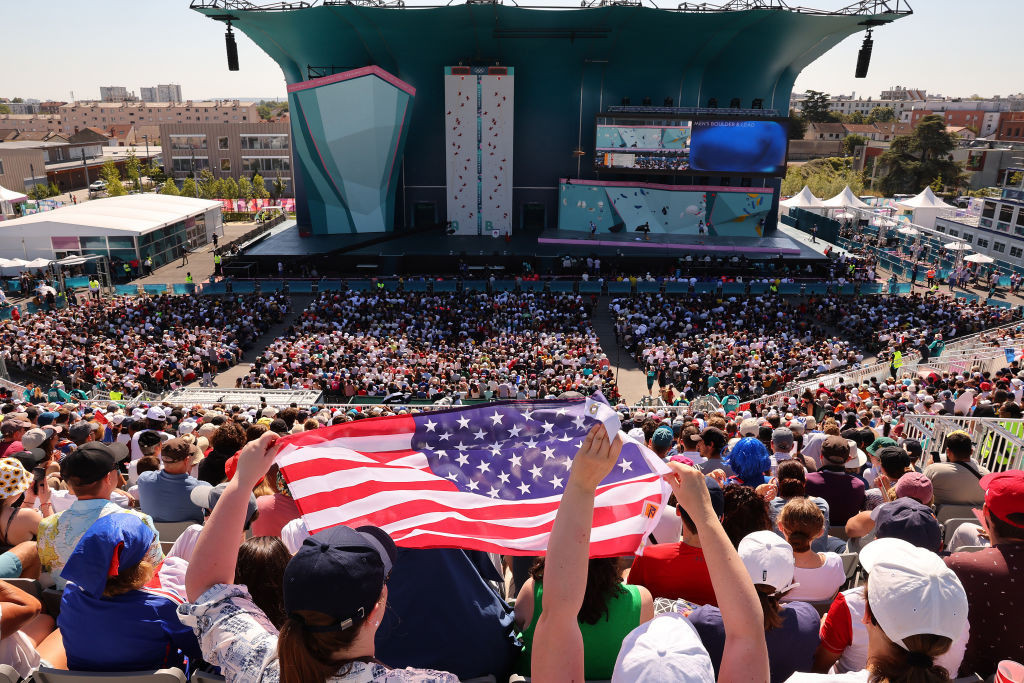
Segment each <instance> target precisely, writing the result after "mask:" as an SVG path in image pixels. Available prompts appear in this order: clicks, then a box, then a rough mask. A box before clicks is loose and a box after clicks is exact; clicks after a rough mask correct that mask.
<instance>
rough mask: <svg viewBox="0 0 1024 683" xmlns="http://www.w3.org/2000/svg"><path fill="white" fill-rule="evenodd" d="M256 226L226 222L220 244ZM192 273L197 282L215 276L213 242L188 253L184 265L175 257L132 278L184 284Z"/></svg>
mask: <svg viewBox="0 0 1024 683" xmlns="http://www.w3.org/2000/svg"><path fill="white" fill-rule="evenodd" d="M255 226H256V224H255V223H248V222H246V223H225V224H224V226H223V228H222V232H221V233H220V234H219V236H218V242H219V243H220V244H222V245H223V244H227V243H228V242H230V241H231V240H233V239H235V238H237V237H241V236H242V235H244V234H245V233H247V232H249V231H250V230H252V229H253V228H254V227H255ZM187 273H192V279H193V280H194V281H195V282H206V281H207V280H208V279H210V278H211V277H213V243H212V242H211V243H208V244H204V245H203V246H201V247H199V248H198V249H196V250H195V251H190V252H189V254H188V263H187V264H185V265H182V263H181V259H175V260H173V261H171V262H170V263H168V264H166V265H163V266H161V267H159V268H157V269H156V270H154V271H153V274H152V275H147V276H146V277H140V278H138V279H135V280H132V281H131V284H133V285H163V284H168V285H173V284H183V283H184V282H185V275H186V274H187Z"/></svg>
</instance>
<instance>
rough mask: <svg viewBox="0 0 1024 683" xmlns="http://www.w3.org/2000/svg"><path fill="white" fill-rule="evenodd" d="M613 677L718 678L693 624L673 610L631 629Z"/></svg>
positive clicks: (625, 682) (685, 681)
mask: <svg viewBox="0 0 1024 683" xmlns="http://www.w3.org/2000/svg"><path fill="white" fill-rule="evenodd" d="M612 679H613V680H615V681H616V682H618V681H622V683H639V682H640V681H680V682H682V683H689V682H692V683H703V682H704V681H713V680H715V670H714V667H713V666H712V664H711V657H710V655H708V651H707V649H705V647H704V644H703V643H702V642H701V639H700V635H699V634H698V633H697V629H696V628H694V626H693V624H691V623H690V622H689V620H688V619H687V618H686V617H684V616H683V615H682V614H676V613H674V612H670V613H668V614H662V615H661V616H659V617H657V618H655V619H651V620H650V621H647V622H645V623H643V624H640V626H637V627H636V628H635V629H633V630H632V631H630V632H629V634H628V635H627V636H626V637H625V638H624V639H623V641H622V647H621V648H620V649H619V656H618V657H617V658H616V660H615V669H614V671H613V672H612Z"/></svg>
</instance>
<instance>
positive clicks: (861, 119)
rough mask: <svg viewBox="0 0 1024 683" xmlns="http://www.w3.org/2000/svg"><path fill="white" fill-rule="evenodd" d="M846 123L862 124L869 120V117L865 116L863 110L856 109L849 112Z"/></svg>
mask: <svg viewBox="0 0 1024 683" xmlns="http://www.w3.org/2000/svg"><path fill="white" fill-rule="evenodd" d="M845 120H846V123H852V124H855V125H861V124H865V123H867V122H868V117H866V116H864V114H863V112H859V111H855V112H853V113H851V114H848V115H847V116H846V117H845Z"/></svg>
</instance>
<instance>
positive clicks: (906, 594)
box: [790, 538, 969, 683]
mask: <svg viewBox="0 0 1024 683" xmlns="http://www.w3.org/2000/svg"><path fill="white" fill-rule="evenodd" d="M860 562H861V564H862V565H863V566H864V569H865V570H867V572H868V579H867V584H866V586H863V587H861V588H857V589H853V590H854V591H860V593H861V595H862V596H863V597H862V598H861V599H860V600H859V601H857V603H856V604H850V603H848V602H846V601H844V600H843V597H844V596H843V595H842V594H841V595H839V596H837V597H836V601H835V602H834V603H833V604H832V607H831V608H830V610H829V613H828V615H827V616H826V617H825V620H824V622H823V623H822V632H821V635H822V645H821V646H820V647H819V648H818V652H817V653H816V655H815V665H814V670H815V671H816V672H819V673H817V674H800V675H797V676H794V677H793V678H792V679H790V680H791V681H793V683H804V682H808V683H810V682H812V681H828V680H836V678H835V677H834V676H832V675H831V674H829V675H824V672H825V671H827V669H828V668H829V667H830V666H831V665H832V663H836V666H837V669H838V671H840V672H842V671H847V672H858V673H857V674H856V676H854V675H852V674H851V675H849V676H847V677H846V678H849V679H850V680H866V679H870V680H881V681H921V682H922V683H932V682H934V683H939V682H940V681H948V680H949V679H950V678H952V677H953V676H955V675H956V674H955V672H951V671H950V668H949V667H950V666H951V664H950V663H949V658H948V657H947V656H946V655H948V653H950V652H951V650H952V648H953V646H954V642H955V641H957V640H959V639H962V638H964V636H965V632H966V630H967V628H968V626H967V611H968V606H969V604H968V601H967V595H966V593H965V592H964V588H963V586H962V585H961V583H960V581H959V580H958V579H957V578H956V575H955V574H954V573H953V572H952V571H950V570H949V569H947V568H946V566H945V565H944V564H943V563H942V560H941V559H940V558H939V557H938V556H937V555H936V554H935V553H933V552H930V551H928V550H924V549H923V548H917V547H914V546H913V545H911V544H910V543H907V542H906V541H904V540H902V539H898V538H884V539H879V540H876V541H873V542H871V543H869V544H868V545H867V546H866V547H865V548H864V550H862V551H861V553H860ZM850 592H851V591H847V593H850ZM862 626H863V627H864V630H866V632H867V633H866V635H867V637H866V638H865V637H864V631H862V630H861V627H862ZM850 629H853V633H854V634H856V635H855V636H853V637H851V635H850ZM854 638H856V641H857V643H856V646H851V645H844V644H843V643H849V642H851V641H852V640H854ZM834 643H835V644H834ZM832 648H840V649H835V650H834V649H832ZM840 656H842V657H843V658H842V659H840ZM955 658H956V657H955V656H954V659H955ZM830 660H831V661H830ZM857 667H860V668H857ZM953 668H955V667H953ZM844 680H845V679H844Z"/></svg>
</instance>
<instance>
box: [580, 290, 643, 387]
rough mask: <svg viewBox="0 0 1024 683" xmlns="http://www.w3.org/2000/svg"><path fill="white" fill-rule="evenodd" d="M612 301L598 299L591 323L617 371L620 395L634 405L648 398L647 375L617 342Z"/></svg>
mask: <svg viewBox="0 0 1024 683" xmlns="http://www.w3.org/2000/svg"><path fill="white" fill-rule="evenodd" d="M610 300H611V299H610V297H607V296H602V297H599V298H598V300H597V306H596V307H595V308H594V317H593V318H592V319H591V323H592V324H593V326H594V332H596V333H597V338H598V340H599V341H600V342H601V349H602V350H603V351H604V353H605V355H606V356H608V360H609V361H610V362H611V365H612V370H614V371H615V382H616V384H618V386H619V394H620V395H621V396H622V399H623V401H625V402H626V403H628V404H629V405H633V404H635V403H639V402H640V400H641V399H643V398H644V397H645V396H647V374H646V373H645V372H644V371H643V370H642V369H641V368H640V366H639V365H638V364H637V362H636V360H634V359H633V357H632V356H631V355H629V353H628V352H627V351H626V350H625V349H623V348H621V347H620V346H619V344H618V342H617V341H616V339H615V324H614V322H613V321H612V317H611V314H610V313H609V311H608V302H609V301H610Z"/></svg>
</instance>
